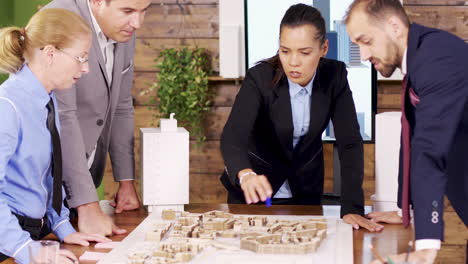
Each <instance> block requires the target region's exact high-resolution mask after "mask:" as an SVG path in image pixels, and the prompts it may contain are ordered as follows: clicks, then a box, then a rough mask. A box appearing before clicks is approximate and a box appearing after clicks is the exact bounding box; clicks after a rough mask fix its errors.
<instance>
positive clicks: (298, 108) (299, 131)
mask: <svg viewBox="0 0 468 264" xmlns="http://www.w3.org/2000/svg"><path fill="white" fill-rule="evenodd" d="M314 79H315V74H314V77H312V80H310V82H309V83H308V84H306V86H304V87H302V86H301V85H299V84H297V83H294V82H292V81H291V80H289V79H288V84H289V97H290V99H291V110H292V120H293V126H294V132H293V142H292V143H293V148H295V147H296V145H297V143H298V142H299V140H300V139H301V137H302V136H304V135H305V134H306V133H307V132H308V131H309V123H310V105H311V98H312V84H313V82H314ZM291 197H292V192H291V188H290V187H289V182H288V180H286V181H284V183H283V185H281V187H280V188H279V190H278V192H276V194H275V195H274V196H273V198H291Z"/></svg>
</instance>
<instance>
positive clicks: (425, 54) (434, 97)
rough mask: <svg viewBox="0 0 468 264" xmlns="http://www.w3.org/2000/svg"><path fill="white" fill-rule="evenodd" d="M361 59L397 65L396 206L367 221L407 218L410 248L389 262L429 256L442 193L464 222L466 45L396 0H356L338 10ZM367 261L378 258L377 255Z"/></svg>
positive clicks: (439, 234) (439, 224)
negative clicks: (413, 18)
mask: <svg viewBox="0 0 468 264" xmlns="http://www.w3.org/2000/svg"><path fill="white" fill-rule="evenodd" d="M345 23H346V25H347V30H348V34H349V35H350V38H351V40H352V41H353V42H354V43H356V44H358V45H359V47H360V51H361V58H362V60H364V61H366V60H368V61H370V62H371V63H372V64H374V66H375V68H376V70H378V71H379V72H380V73H381V74H382V75H383V76H385V77H389V76H390V75H392V73H393V72H394V71H395V69H396V68H400V69H401V71H402V72H403V74H404V75H405V78H404V80H403V88H402V104H401V105H402V119H401V122H402V133H401V148H400V173H399V177H398V180H399V188H398V204H399V206H400V208H401V209H402V215H399V214H398V212H380V213H379V212H376V213H372V214H370V215H369V217H370V218H372V219H373V220H374V221H377V222H387V223H403V224H404V225H405V226H408V225H409V222H410V205H412V209H413V211H414V214H413V218H414V229H415V239H416V251H415V252H413V253H411V254H410V255H409V258H408V259H407V260H406V258H407V256H406V254H402V255H396V256H390V258H391V259H392V260H393V261H394V262H401V261H409V262H411V263H433V262H434V260H435V258H436V256H437V251H438V249H440V243H441V240H443V238H444V224H443V211H444V208H443V207H444V206H443V203H444V195H447V197H448V198H449V200H450V202H451V203H452V206H453V207H454V209H455V210H456V212H457V213H458V215H459V216H460V218H461V219H462V220H463V222H464V223H465V225H468V158H467V157H468V102H467V98H468V45H467V44H466V43H465V42H464V41H463V40H462V39H460V38H458V37H456V36H454V35H452V34H450V33H447V32H445V31H442V30H438V29H433V28H428V27H424V26H421V25H418V24H415V23H412V24H410V22H409V19H408V17H407V15H406V13H405V11H404V9H403V7H402V6H401V3H400V1H399V0H355V1H354V2H353V3H352V4H351V6H350V7H349V10H348V12H347V14H346V16H345ZM373 263H381V262H379V261H376V262H373Z"/></svg>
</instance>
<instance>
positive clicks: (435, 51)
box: [408, 33, 468, 240]
mask: <svg viewBox="0 0 468 264" xmlns="http://www.w3.org/2000/svg"><path fill="white" fill-rule="evenodd" d="M467 52H468V51H467V48H466V44H465V43H463V42H462V41H461V40H458V39H455V37H454V36H451V35H449V34H445V33H437V34H430V35H428V36H427V37H426V38H425V39H424V41H423V42H422V44H421V46H420V48H419V49H418V51H417V53H416V55H415V57H414V58H410V57H408V63H409V65H408V71H409V82H410V85H411V87H412V88H413V89H415V91H416V93H417V94H418V96H419V100H420V102H419V104H417V105H416V107H415V112H414V114H415V120H416V122H415V124H414V128H413V137H412V139H411V168H410V170H411V173H410V175H411V190H410V191H411V198H412V203H413V207H414V223H415V236H416V239H441V240H443V207H444V206H443V204H444V200H443V197H444V194H445V190H446V184H447V164H448V156H449V152H450V148H451V146H452V144H453V141H454V137H455V134H456V131H457V128H458V125H459V123H460V120H461V118H462V116H463V111H464V106H465V104H466V100H467V89H468V77H467V69H468V63H467V60H466V58H467V57H468V55H467ZM408 54H409V53H408ZM460 177H463V175H460Z"/></svg>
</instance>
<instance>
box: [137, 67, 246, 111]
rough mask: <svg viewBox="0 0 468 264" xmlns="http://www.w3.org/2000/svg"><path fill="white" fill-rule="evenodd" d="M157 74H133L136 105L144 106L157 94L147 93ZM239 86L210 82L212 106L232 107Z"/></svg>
mask: <svg viewBox="0 0 468 264" xmlns="http://www.w3.org/2000/svg"><path fill="white" fill-rule="evenodd" d="M156 76H157V72H135V79H134V82H133V90H132V95H133V98H134V102H135V104H136V105H146V104H148V103H149V97H150V96H154V95H156V93H157V89H156V90H154V91H151V92H150V91H148V88H149V87H151V84H152V83H153V82H157V79H156ZM239 88H240V84H235V82H233V81H210V83H209V89H210V92H211V93H212V94H213V98H212V100H211V101H212V102H213V106H232V104H233V103H234V100H235V99H236V95H237V92H238V91H239Z"/></svg>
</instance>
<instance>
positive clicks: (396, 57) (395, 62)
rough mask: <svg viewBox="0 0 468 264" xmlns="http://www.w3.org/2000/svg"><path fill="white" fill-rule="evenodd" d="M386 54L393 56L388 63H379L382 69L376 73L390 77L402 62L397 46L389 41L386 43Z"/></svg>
mask: <svg viewBox="0 0 468 264" xmlns="http://www.w3.org/2000/svg"><path fill="white" fill-rule="evenodd" d="M387 54H388V55H389V56H393V57H390V59H389V61H390V63H387V64H384V63H382V61H379V63H381V65H382V66H383V67H382V69H380V70H378V71H379V72H380V74H381V75H382V76H383V77H390V76H392V74H393V72H395V69H396V68H398V67H399V66H400V65H401V62H402V56H401V55H400V54H399V52H398V46H397V45H396V43H395V42H393V41H391V40H389V42H388V43H387Z"/></svg>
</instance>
